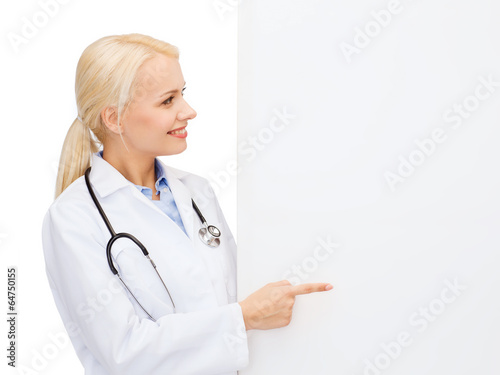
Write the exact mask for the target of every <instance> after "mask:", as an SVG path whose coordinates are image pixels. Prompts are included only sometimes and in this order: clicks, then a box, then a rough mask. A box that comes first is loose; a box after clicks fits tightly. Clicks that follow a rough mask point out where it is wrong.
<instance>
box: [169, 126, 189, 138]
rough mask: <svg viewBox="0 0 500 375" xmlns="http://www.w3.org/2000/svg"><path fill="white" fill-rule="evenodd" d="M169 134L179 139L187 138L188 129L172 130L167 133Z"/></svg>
mask: <svg viewBox="0 0 500 375" xmlns="http://www.w3.org/2000/svg"><path fill="white" fill-rule="evenodd" d="M167 134H168V135H171V136H173V137H177V138H186V137H187V135H188V133H187V130H186V127H183V128H181V129H174V130H171V131H169V132H167Z"/></svg>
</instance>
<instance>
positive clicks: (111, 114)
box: [101, 106, 123, 134]
mask: <svg viewBox="0 0 500 375" xmlns="http://www.w3.org/2000/svg"><path fill="white" fill-rule="evenodd" d="M101 119H102V122H103V123H104V125H106V127H107V128H108V130H109V131H111V132H112V133H114V134H120V131H123V127H122V126H121V125H119V124H118V109H117V108H116V106H108V107H104V108H103V110H102V111H101Z"/></svg>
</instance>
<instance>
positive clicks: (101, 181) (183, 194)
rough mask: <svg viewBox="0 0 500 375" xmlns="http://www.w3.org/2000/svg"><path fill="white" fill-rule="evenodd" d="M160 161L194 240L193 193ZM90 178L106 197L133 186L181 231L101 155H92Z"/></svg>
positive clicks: (137, 193)
mask: <svg viewBox="0 0 500 375" xmlns="http://www.w3.org/2000/svg"><path fill="white" fill-rule="evenodd" d="M160 163H161V164H162V166H163V169H164V171H165V175H166V176H167V182H168V185H169V186H170V190H171V191H172V195H173V197H174V200H175V204H176V205H177V208H178V209H179V214H180V215H181V219H182V223H183V225H184V228H185V229H186V232H187V234H188V237H189V239H190V240H192V239H193V238H194V237H193V206H192V203H191V193H190V192H189V191H188V189H187V188H186V187H185V186H184V184H183V183H182V181H180V180H179V178H178V177H177V176H176V175H175V172H174V171H172V170H171V168H169V167H168V166H167V165H165V164H164V163H163V162H162V161H160ZM90 180H91V181H92V185H93V186H94V188H95V189H96V191H97V192H98V193H99V195H100V196H101V197H102V198H104V197H106V196H108V195H109V194H111V193H113V192H115V191H117V190H118V189H121V188H123V187H128V188H129V189H130V187H133V189H130V191H131V193H132V196H133V197H134V198H137V199H139V200H140V201H142V202H143V203H145V204H147V205H148V206H149V207H151V208H152V209H153V210H155V211H157V212H159V213H160V214H161V215H163V216H165V218H166V219H167V220H169V221H170V222H171V223H172V224H173V225H175V226H176V227H177V228H178V229H179V232H180V233H183V232H182V229H181V228H179V226H178V225H177V224H176V223H175V222H174V221H173V220H172V219H171V218H170V217H168V216H167V215H165V213H163V211H161V210H160V209H159V208H158V207H157V206H156V205H155V204H154V203H153V202H152V201H151V200H149V199H148V198H147V197H145V196H144V195H143V194H142V193H141V192H140V191H139V190H137V189H136V188H135V187H134V186H133V184H132V183H131V182H130V181H128V180H127V179H126V178H125V177H123V175H122V174H121V173H120V172H118V171H117V170H116V169H115V168H114V167H113V166H112V165H110V164H109V163H108V162H107V161H106V160H104V159H102V158H101V157H100V156H98V155H96V154H94V155H92V170H91V171H90Z"/></svg>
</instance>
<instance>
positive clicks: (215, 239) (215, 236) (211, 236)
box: [85, 167, 221, 322]
mask: <svg viewBox="0 0 500 375" xmlns="http://www.w3.org/2000/svg"><path fill="white" fill-rule="evenodd" d="M90 169H91V167H88V168H87V170H86V171H85V183H86V184H87V188H88V190H89V193H90V196H91V197H92V200H93V201H94V203H95V205H96V207H97V210H98V211H99V214H100V215H101V217H102V219H103V220H104V223H105V224H106V227H108V230H109V233H111V238H110V239H109V241H108V244H107V245H106V257H107V259H108V265H109V268H110V270H111V272H113V275H116V276H118V279H120V281H121V283H122V284H123V286H124V287H125V289H127V290H128V292H129V293H130V295H131V296H132V297H133V298H134V299H135V301H136V302H137V304H138V305H139V306H140V307H141V309H142V310H143V311H144V312H145V313H146V314H147V315H148V316H149V317H150V318H151V320H153V321H155V322H156V319H154V318H153V317H152V316H151V314H150V313H148V312H147V310H146V309H145V308H144V307H143V306H142V305H141V304H140V302H139V301H138V300H137V298H136V297H135V295H134V293H132V291H131V290H130V288H129V287H128V286H127V284H126V283H125V281H123V279H122V278H121V276H120V274H119V273H118V270H117V269H116V267H115V265H114V264H113V258H112V257H111V247H112V246H113V244H114V243H115V241H116V240H118V239H120V238H128V239H129V240H131V241H132V242H134V243H135V244H136V245H137V246H139V248H140V249H141V251H142V253H143V254H144V256H145V257H146V258H147V259H148V260H149V261H150V262H151V265H152V266H153V268H154V270H155V271H156V274H157V275H158V278H159V279H160V281H161V283H162V284H163V286H164V287H165V290H166V291H167V293H168V297H169V298H170V301H171V302H172V306H173V312H174V313H175V304H174V300H173V299H172V296H171V295H170V292H169V291H168V288H167V286H166V285H165V283H164V282H163V279H162V278H161V276H160V274H159V272H158V270H157V269H156V264H155V262H153V259H151V258H150V257H149V252H148V251H147V250H146V247H145V246H144V245H143V244H142V243H141V241H139V240H138V239H137V238H135V237H134V236H132V235H131V234H129V233H116V232H115V231H114V229H113V227H112V226H111V223H110V222H109V220H108V218H107V216H106V214H105V213H104V210H103V209H102V207H101V205H100V203H99V201H98V200H97V198H96V196H95V194H94V190H92V187H91V186H90V181H89V174H90ZM191 202H192V203H193V208H194V210H195V211H196V213H197V214H198V217H199V218H200V220H201V222H202V223H203V227H202V228H201V229H200V230H199V231H198V234H199V236H200V239H201V241H202V242H203V243H204V244H205V245H207V246H210V247H217V246H219V245H220V238H219V237H220V235H221V232H220V230H219V228H217V227H216V226H214V225H208V224H207V221H206V220H205V217H204V216H203V215H202V213H201V211H200V209H199V208H198V206H197V205H196V203H194V200H193V199H191Z"/></svg>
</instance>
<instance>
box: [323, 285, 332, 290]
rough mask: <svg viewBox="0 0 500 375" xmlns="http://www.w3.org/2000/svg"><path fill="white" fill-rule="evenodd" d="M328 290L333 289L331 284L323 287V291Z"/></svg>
mask: <svg viewBox="0 0 500 375" xmlns="http://www.w3.org/2000/svg"><path fill="white" fill-rule="evenodd" d="M330 289H333V285H332V284H328V285H327V286H326V287H325V290H330Z"/></svg>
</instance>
